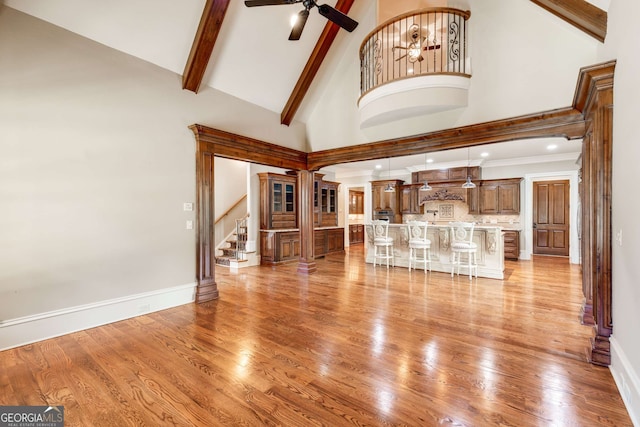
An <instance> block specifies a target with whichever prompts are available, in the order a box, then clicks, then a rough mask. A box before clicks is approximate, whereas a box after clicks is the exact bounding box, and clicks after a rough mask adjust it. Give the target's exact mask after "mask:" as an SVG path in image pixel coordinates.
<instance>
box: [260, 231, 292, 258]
mask: <svg viewBox="0 0 640 427" xmlns="http://www.w3.org/2000/svg"><path fill="white" fill-rule="evenodd" d="M299 257H300V233H299V232H298V231H277V230H267V231H264V230H263V231H260V263H261V264H267V265H274V264H281V263H284V262H288V261H295V260H297V259H298V258H299Z"/></svg>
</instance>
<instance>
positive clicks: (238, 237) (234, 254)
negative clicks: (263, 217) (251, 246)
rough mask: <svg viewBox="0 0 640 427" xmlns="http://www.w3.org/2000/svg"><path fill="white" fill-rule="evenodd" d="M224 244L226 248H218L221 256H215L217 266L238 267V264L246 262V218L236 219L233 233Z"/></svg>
mask: <svg viewBox="0 0 640 427" xmlns="http://www.w3.org/2000/svg"><path fill="white" fill-rule="evenodd" d="M247 216H248V215H247ZM225 242H226V244H227V245H228V247H226V248H218V250H219V251H221V252H222V255H218V256H216V264H217V265H223V266H226V267H239V265H238V264H239V263H243V262H247V259H246V253H247V217H244V218H242V219H236V228H235V231H234V232H233V234H232V235H231V236H230V237H229V238H228V239H227V240H226V241H225Z"/></svg>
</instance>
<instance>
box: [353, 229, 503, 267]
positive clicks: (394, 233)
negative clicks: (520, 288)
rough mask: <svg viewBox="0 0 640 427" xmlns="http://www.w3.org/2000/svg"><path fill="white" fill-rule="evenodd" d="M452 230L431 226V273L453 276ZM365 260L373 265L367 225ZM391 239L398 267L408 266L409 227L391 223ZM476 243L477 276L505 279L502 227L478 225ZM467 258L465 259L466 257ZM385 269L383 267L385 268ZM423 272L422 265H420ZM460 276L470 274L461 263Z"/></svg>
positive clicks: (474, 236) (369, 233) (372, 249)
mask: <svg viewBox="0 0 640 427" xmlns="http://www.w3.org/2000/svg"><path fill="white" fill-rule="evenodd" d="M450 234H451V228H450V227H449V225H432V224H429V228H428V229H427V236H428V238H429V240H431V270H432V271H441V272H444V273H451V248H450V242H451V238H450ZM365 235H366V237H365V261H366V262H367V263H369V264H373V253H374V248H373V230H372V226H371V224H366V225H365ZM389 237H392V238H393V242H394V245H393V253H394V256H395V265H396V267H409V232H408V229H407V225H406V224H389ZM473 241H474V242H475V243H476V244H477V245H478V252H477V259H478V277H488V278H491V279H504V241H503V232H502V227H499V226H495V225H485V224H482V225H480V224H478V225H476V227H475V229H474V230H473ZM463 259H464V258H463ZM383 268H384V267H383ZM420 269H422V265H420ZM460 274H461V275H462V274H468V269H467V268H466V266H465V265H464V263H463V264H462V266H461V268H460Z"/></svg>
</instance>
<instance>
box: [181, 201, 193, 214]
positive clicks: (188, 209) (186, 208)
mask: <svg viewBox="0 0 640 427" xmlns="http://www.w3.org/2000/svg"><path fill="white" fill-rule="evenodd" d="M182 209H183V210H184V211H185V212H191V211H193V203H184V204H183V205H182Z"/></svg>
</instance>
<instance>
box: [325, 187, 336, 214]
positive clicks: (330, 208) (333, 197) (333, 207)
mask: <svg viewBox="0 0 640 427" xmlns="http://www.w3.org/2000/svg"><path fill="white" fill-rule="evenodd" d="M335 211H336V190H333V189H332V190H329V206H327V212H335Z"/></svg>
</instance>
